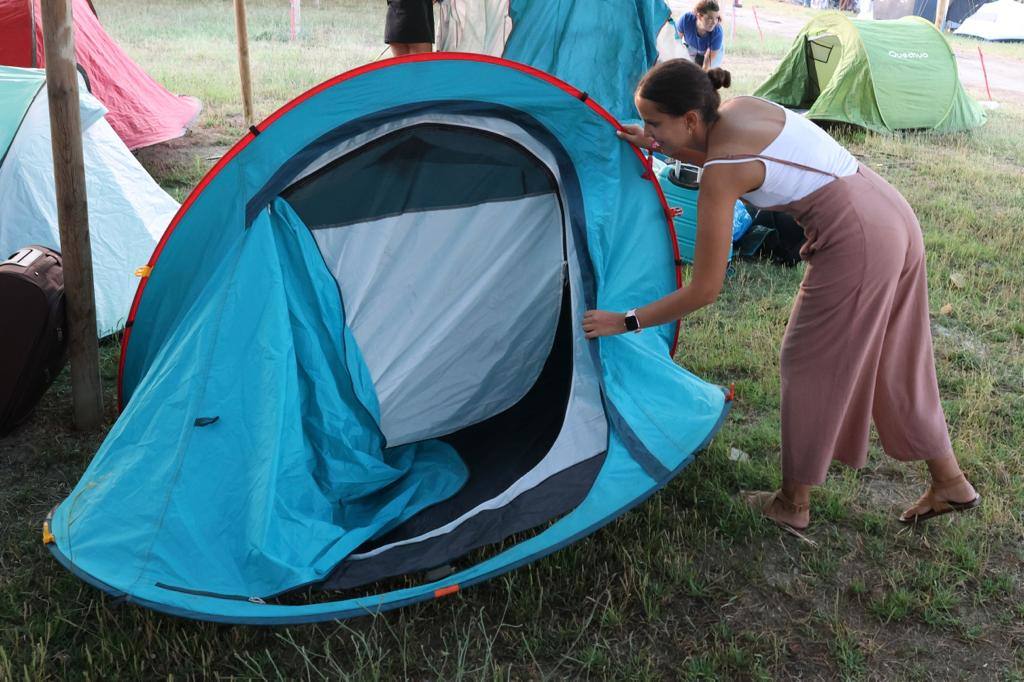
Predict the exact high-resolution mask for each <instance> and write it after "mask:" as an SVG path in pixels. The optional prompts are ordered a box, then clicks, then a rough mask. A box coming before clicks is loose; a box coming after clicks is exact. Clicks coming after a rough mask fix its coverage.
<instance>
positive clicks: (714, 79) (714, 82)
mask: <svg viewBox="0 0 1024 682" xmlns="http://www.w3.org/2000/svg"><path fill="white" fill-rule="evenodd" d="M708 80H710V81H711V86H712V87H713V88H714V89H715V90H719V89H721V88H727V87H729V86H730V85H732V75H731V74H730V73H729V72H728V71H726V70H725V69H708Z"/></svg>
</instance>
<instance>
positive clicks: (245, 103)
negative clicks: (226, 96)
mask: <svg viewBox="0 0 1024 682" xmlns="http://www.w3.org/2000/svg"><path fill="white" fill-rule="evenodd" d="M235 31H236V32H237V33H238V71H239V74H240V75H241V78H242V110H243V112H244V113H245V125H246V126H251V125H252V124H253V123H254V119H253V111H252V78H251V77H250V75H249V30H248V28H247V27H246V21H245V0H235Z"/></svg>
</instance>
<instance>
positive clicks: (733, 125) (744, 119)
mask: <svg viewBox="0 0 1024 682" xmlns="http://www.w3.org/2000/svg"><path fill="white" fill-rule="evenodd" d="M718 111H719V116H720V118H719V119H718V121H717V122H716V123H715V125H714V128H713V129H712V131H711V136H710V139H709V140H708V158H712V157H716V156H725V155H727V154H757V153H759V152H760V151H761V150H763V149H764V148H765V147H767V146H768V145H769V144H771V143H772V141H773V140H774V139H775V138H776V137H778V135H779V133H780V132H782V127H783V126H784V125H785V124H786V114H785V112H784V111H783V110H782V109H781V108H779V107H778V106H776V105H775V104H772V103H771V102H765V101H764V100H761V99H758V98H756V97H735V98H733V99H730V100H728V101H726V102H724V103H723V104H722V106H721V107H720V108H719V110H718Z"/></svg>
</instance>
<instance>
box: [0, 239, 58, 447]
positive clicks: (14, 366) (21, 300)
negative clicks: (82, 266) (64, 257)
mask: <svg viewBox="0 0 1024 682" xmlns="http://www.w3.org/2000/svg"><path fill="white" fill-rule="evenodd" d="M0 318H2V319H3V322H2V323H0V325H2V328H0V436H2V435H5V434H7V433H9V432H10V431H11V430H13V429H14V428H15V427H16V426H18V425H19V424H21V423H22V422H24V421H25V420H26V419H27V418H28V417H29V415H30V414H31V413H32V409H33V408H34V407H35V406H36V403H38V402H39V399H40V398H41V397H42V396H43V393H45V392H46V389H47V388H49V387H50V384H52V383H53V380H54V379H56V378H57V375H58V374H60V371H61V369H63V367H64V363H65V362H66V361H67V335H66V334H65V331H64V325H65V316H64V272H63V270H62V269H61V257H60V253H58V252H57V251H54V250H53V249H48V248H46V247H45V246H27V247H25V248H23V249H21V250H20V251H18V252H16V253H15V254H14V255H12V256H11V257H10V258H8V259H7V260H6V261H4V262H2V263H0Z"/></svg>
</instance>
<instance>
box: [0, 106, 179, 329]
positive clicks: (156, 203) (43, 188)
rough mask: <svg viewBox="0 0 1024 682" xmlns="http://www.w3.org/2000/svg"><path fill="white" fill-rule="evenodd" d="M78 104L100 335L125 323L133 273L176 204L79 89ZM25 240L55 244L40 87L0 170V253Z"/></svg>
mask: <svg viewBox="0 0 1024 682" xmlns="http://www.w3.org/2000/svg"><path fill="white" fill-rule="evenodd" d="M80 101H81V117H82V128H83V131H82V147H83V154H84V157H85V176H86V177H85V181H86V192H87V198H88V204H89V237H90V242H91V246H92V260H93V279H94V282H95V294H96V326H97V332H98V334H99V336H101V337H102V336H106V335H108V334H112V333H114V332H116V331H117V330H119V329H120V328H121V327H123V326H124V323H125V320H127V318H128V312H129V309H130V308H131V303H132V299H133V298H134V296H135V290H136V288H137V286H138V279H137V278H136V277H135V270H136V268H138V267H139V266H140V265H145V264H146V263H147V262H148V261H149V257H150V255H152V253H153V249H154V248H155V247H156V243H157V241H158V240H159V238H160V235H161V234H163V231H164V229H165V228H166V227H167V225H168V224H169V223H170V221H171V218H173V217H174V214H175V212H176V211H177V210H178V203H177V202H176V201H174V199H172V198H171V197H170V195H168V194H167V193H166V192H164V191H163V190H162V189H161V188H160V186H159V185H157V184H156V182H154V181H153V178H151V177H150V176H149V174H148V173H147V172H146V170H145V169H144V168H143V167H142V166H141V165H140V164H139V162H138V161H137V160H136V159H135V157H134V156H133V155H132V153H131V152H130V151H128V148H127V147H125V145H124V143H123V142H122V141H121V139H120V138H119V137H118V136H117V134H116V133H115V132H114V130H113V129H112V128H111V127H110V124H109V123H107V121H106V119H104V118H103V113H104V111H105V109H104V108H103V105H102V104H100V103H99V102H98V101H97V100H96V99H95V98H93V97H92V96H91V95H89V94H88V93H87V92H85V90H84V88H82V91H81V94H80ZM29 244H41V245H43V246H48V247H50V248H53V249H58V250H59V249H60V231H59V229H58V226H57V203H56V196H55V190H54V180H53V151H52V148H51V141H50V117H49V107H48V104H47V98H46V93H45V91H44V92H40V93H39V95H38V96H37V97H36V99H35V101H34V102H33V103H32V106H31V107H29V110H28V112H27V114H26V116H25V120H24V121H23V122H22V124H21V128H20V129H19V131H18V134H17V136H16V137H15V138H14V141H13V143H12V144H11V146H10V149H9V151H8V154H7V158H6V159H5V160H4V162H3V166H2V167H0V254H3V256H6V255H7V254H9V253H12V252H14V251H16V250H17V249H19V248H22V247H24V246H27V245H29Z"/></svg>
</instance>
